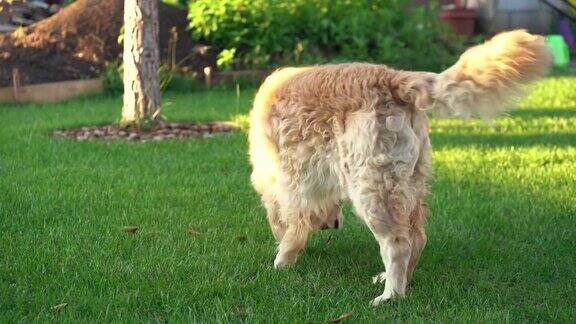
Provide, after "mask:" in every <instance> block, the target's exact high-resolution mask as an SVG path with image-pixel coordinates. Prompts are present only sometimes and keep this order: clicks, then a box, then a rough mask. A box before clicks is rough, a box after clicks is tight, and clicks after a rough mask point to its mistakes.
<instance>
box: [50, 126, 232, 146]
mask: <svg viewBox="0 0 576 324" xmlns="http://www.w3.org/2000/svg"><path fill="white" fill-rule="evenodd" d="M238 129H240V127H239V126H238V125H237V124H235V123H232V122H218V121H217V122H209V123H167V122H160V123H158V124H157V125H155V126H153V127H152V128H150V129H136V128H126V127H121V126H119V125H117V124H111V125H103V126H90V127H80V128H75V129H57V130H55V131H53V132H52V135H53V136H54V137H71V138H75V139H77V140H79V141H85V140H90V139H101V140H120V139H124V140H129V141H142V142H144V141H162V140H168V139H183V138H208V137H213V136H214V135H216V134H219V133H230V132H232V131H235V130H238Z"/></svg>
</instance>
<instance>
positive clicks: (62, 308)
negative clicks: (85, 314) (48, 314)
mask: <svg viewBox="0 0 576 324" xmlns="http://www.w3.org/2000/svg"><path fill="white" fill-rule="evenodd" d="M66 306H68V303H62V304H58V305H55V306H52V307H51V308H52V310H53V311H56V312H61V311H63V310H64V308H66Z"/></svg>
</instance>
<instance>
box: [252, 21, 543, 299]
mask: <svg viewBox="0 0 576 324" xmlns="http://www.w3.org/2000/svg"><path fill="white" fill-rule="evenodd" d="M549 62H550V55H549V53H548V50H547V49H546V47H545V44H544V41H543V39H542V38H541V37H539V36H533V35H530V34H528V33H526V32H524V31H513V32H509V33H504V34H500V35H498V36H496V37H495V38H494V39H493V40H491V41H489V42H487V43H485V44H483V45H480V46H477V47H473V48H471V49H470V50H468V51H467V52H465V53H464V54H463V55H462V56H461V58H460V60H459V61H458V62H457V63H456V64H455V65H454V66H453V67H451V68H450V69H448V70H446V71H445V72H443V73H440V74H435V73H427V72H408V71H398V70H394V69H391V68H388V67H386V66H384V65H375V64H366V63H350V64H338V65H324V66H314V67H305V68H285V69H281V70H278V71H276V72H275V73H273V74H272V75H271V76H270V77H268V78H267V79H266V81H265V82H264V84H263V85H262V87H261V88H260V90H259V91H258V94H257V95H256V98H255V102H254V108H253V110H252V112H251V117H250V118H251V127H250V134H249V141H250V161H251V163H252V166H253V172H252V183H253V185H254V188H255V189H256V191H257V192H258V193H260V195H261V196H262V200H263V203H264V206H265V208H266V211H267V218H268V221H269V223H270V226H271V229H272V232H273V234H274V236H275V237H276V239H277V240H278V242H279V247H278V248H279V250H278V254H277V256H276V260H275V262H274V265H275V266H276V267H283V266H287V265H291V264H293V263H294V262H295V261H296V257H297V255H298V253H299V251H300V250H302V249H303V248H304V247H305V245H306V241H307V238H308V235H309V233H310V232H311V231H313V230H316V229H320V228H325V227H337V226H338V225H340V224H341V213H340V205H341V203H342V202H343V201H346V200H349V201H351V202H352V204H353V206H354V208H355V210H356V213H357V214H358V215H359V217H360V218H361V219H362V220H363V221H364V222H365V223H366V224H367V226H368V227H369V228H370V230H371V231H372V233H373V234H374V236H375V238H376V240H377V241H378V243H379V244H380V252H381V257H382V259H383V261H384V264H385V268H386V274H385V275H380V276H379V277H378V278H384V277H385V279H386V285H385V289H384V293H383V294H382V295H381V296H379V297H378V298H376V299H375V300H374V301H373V303H374V304H378V303H379V302H381V301H383V300H387V299H389V298H392V297H393V296H395V295H401V296H402V295H404V293H405V290H406V286H407V284H408V282H409V280H410V277H411V274H412V271H413V269H414V267H415V265H416V263H417V260H418V258H419V256H420V253H421V251H422V249H423V248H424V245H425V244H426V234H425V232H424V222H425V219H426V213H427V212H426V207H425V205H424V199H425V196H426V194H427V186H426V181H427V178H428V176H429V173H430V166H431V161H430V141H429V139H428V118H427V116H426V113H425V112H426V111H436V112H446V111H447V112H450V113H458V114H462V115H467V114H479V115H482V116H492V115H493V114H494V113H495V112H497V111H500V110H501V107H504V106H505V105H506V104H507V103H509V100H510V98H512V97H514V96H515V95H517V94H518V93H519V91H520V90H521V87H522V86H523V85H524V84H527V83H529V82H531V81H533V80H535V79H536V78H537V77H539V76H540V75H542V74H543V73H544V72H545V70H546V69H547V67H548V65H549Z"/></svg>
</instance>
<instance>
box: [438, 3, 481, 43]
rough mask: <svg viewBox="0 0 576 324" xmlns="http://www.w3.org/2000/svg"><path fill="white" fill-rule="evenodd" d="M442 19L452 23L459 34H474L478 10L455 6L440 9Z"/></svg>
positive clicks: (449, 23)
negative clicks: (448, 8) (453, 7)
mask: <svg viewBox="0 0 576 324" xmlns="http://www.w3.org/2000/svg"><path fill="white" fill-rule="evenodd" d="M440 19H442V21H444V22H445V23H447V24H448V25H450V26H451V27H452V29H454V32H456V34H459V35H464V36H472V35H474V22H475V19H476V11H475V10H472V9H466V8H455V9H450V10H442V11H440Z"/></svg>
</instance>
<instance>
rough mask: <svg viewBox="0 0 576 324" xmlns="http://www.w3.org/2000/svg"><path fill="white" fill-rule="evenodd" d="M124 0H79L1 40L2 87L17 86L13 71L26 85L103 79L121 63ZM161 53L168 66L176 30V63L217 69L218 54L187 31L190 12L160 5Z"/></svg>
mask: <svg viewBox="0 0 576 324" xmlns="http://www.w3.org/2000/svg"><path fill="white" fill-rule="evenodd" d="M123 9H124V1H123V0H77V1H75V2H74V3H72V4H71V5H69V6H67V7H65V8H63V9H62V10H61V11H59V12H58V13H57V14H55V15H53V16H51V17H50V18H47V19H45V20H42V21H40V22H38V23H36V24H34V25H31V26H29V27H26V28H24V29H20V30H16V31H15V32H13V33H10V34H8V33H7V34H1V35H0V86H7V85H10V84H11V83H12V71H13V69H14V68H17V69H18V70H19V72H20V76H21V77H20V80H21V84H34V83H44V82H54V81H64V80H74V79H83V78H91V77H96V76H98V75H100V73H101V71H102V69H103V67H104V64H105V62H106V61H110V60H114V59H116V58H118V57H119V56H120V55H121V53H122V46H121V45H120V44H118V36H119V34H120V28H121V27H122V23H123V14H124V10H123ZM159 19H160V51H161V57H162V60H163V62H167V61H168V57H169V56H172V55H169V53H170V51H169V43H170V40H171V39H173V36H171V35H172V34H173V33H172V30H173V28H174V30H175V31H176V34H177V42H176V51H175V58H176V62H180V63H181V66H188V67H190V68H191V69H192V70H194V71H198V72H200V71H202V69H203V68H204V67H205V66H214V62H215V55H216V53H215V51H214V50H211V49H210V48H209V47H208V46H205V45H204V44H194V43H193V42H192V40H191V39H190V37H189V34H188V31H187V30H186V28H187V26H188V22H187V19H186V11H185V10H181V9H179V8H176V7H173V6H169V5H166V4H163V3H160V4H159Z"/></svg>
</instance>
